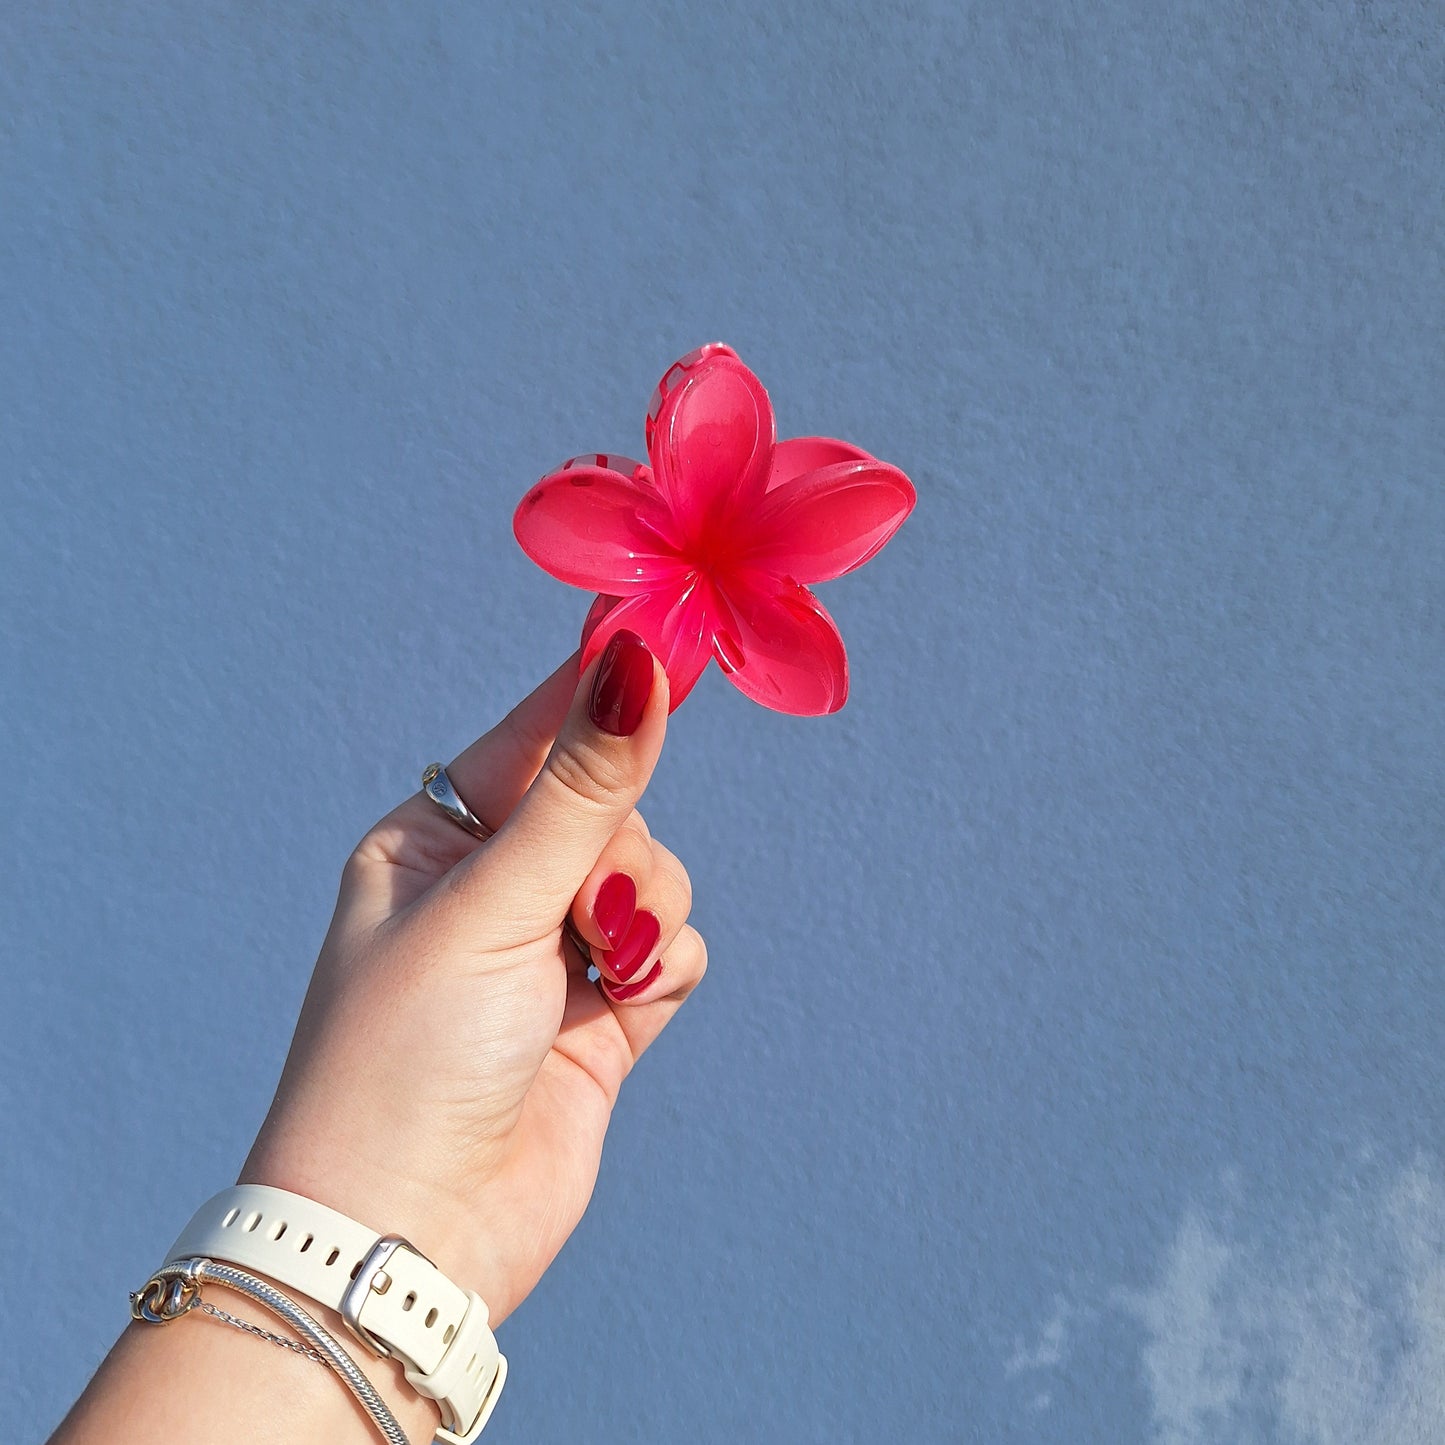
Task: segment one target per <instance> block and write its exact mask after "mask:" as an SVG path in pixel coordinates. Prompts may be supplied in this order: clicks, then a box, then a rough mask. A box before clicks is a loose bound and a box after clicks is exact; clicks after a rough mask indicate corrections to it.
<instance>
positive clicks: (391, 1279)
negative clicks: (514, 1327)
mask: <svg viewBox="0 0 1445 1445" xmlns="http://www.w3.org/2000/svg"><path fill="white" fill-rule="evenodd" d="M197 1256H200V1257H203V1258H206V1259H214V1260H221V1261H224V1262H225V1263H227V1264H236V1265H240V1266H241V1267H242V1268H243V1269H252V1270H255V1271H256V1272H257V1273H258V1274H264V1275H268V1276H269V1277H270V1278H271V1279H274V1280H276V1281H277V1282H278V1283H279V1284H282V1285H284V1286H286V1287H288V1288H290V1289H293V1290H296V1291H297V1292H298V1293H300V1294H303V1295H305V1296H307V1298H309V1299H311V1300H314V1301H315V1302H316V1303H318V1304H321V1305H325V1306H326V1307H327V1308H329V1309H333V1310H337V1311H338V1312H339V1313H340V1314H341V1316H342V1318H343V1319H344V1320H345V1321H346V1324H347V1327H348V1328H349V1329H350V1330H351V1332H352V1334H354V1335H355V1336H356V1337H357V1338H358V1339H359V1340H361V1341H362V1343H363V1344H365V1345H367V1346H368V1347H369V1348H370V1349H371V1350H373V1351H374V1352H375V1353H377V1354H379V1355H395V1356H396V1357H397V1359H398V1360H400V1361H401V1363H402V1367H403V1369H404V1370H405V1372H406V1378H407V1380H408V1382H409V1383H410V1384H411V1386H412V1388H413V1389H415V1390H416V1391H417V1392H418V1393H419V1394H422V1395H426V1396H427V1397H428V1398H430V1399H433V1400H436V1401H437V1402H438V1404H440V1405H441V1407H442V1415H443V1428H442V1429H441V1430H439V1431H438V1432H437V1439H438V1440H441V1441H443V1442H445V1445H471V1442H473V1441H475V1440H476V1438H477V1436H478V1435H480V1434H481V1433H482V1427H483V1426H484V1425H485V1424H486V1423H487V1420H488V1418H489V1417H490V1416H491V1413H492V1409H493V1407H494V1406H495V1405H496V1403H497V1397H498V1396H499V1395H500V1394H501V1391H502V1384H503V1382H504V1381H505V1380H506V1378H507V1362H506V1360H505V1359H504V1358H503V1356H502V1355H501V1354H500V1353H499V1351H498V1349H497V1341H496V1338H495V1336H494V1335H493V1334H492V1331H491V1329H490V1328H489V1327H488V1323H487V1306H486V1305H485V1304H484V1303H483V1301H482V1297H481V1296H480V1295H479V1294H477V1293H476V1292H475V1291H474V1290H464V1289H461V1288H459V1287H458V1286H457V1285H454V1284H453V1283H452V1282H451V1281H450V1280H449V1279H448V1278H447V1277H446V1276H445V1275H444V1274H443V1273H442V1272H441V1271H440V1270H439V1269H438V1268H437V1267H436V1266H435V1265H434V1264H432V1262H431V1261H430V1260H429V1259H427V1258H426V1256H425V1255H423V1254H421V1253H420V1252H419V1251H418V1250H417V1249H416V1247H415V1246H414V1245H410V1244H408V1243H407V1242H406V1241H405V1240H403V1239H398V1238H397V1237H396V1236H394V1235H390V1236H382V1235H379V1234H377V1233H376V1231H375V1230H372V1229H368V1228H367V1227H366V1226H365V1225H362V1224H358V1223H357V1222H356V1221H355V1220H354V1219H348V1218H347V1217H346V1215H344V1214H338V1213H337V1211H336V1210H334V1209H328V1208H327V1207H326V1206H325V1205H324V1204H317V1203H316V1201H315V1200H313V1199H306V1198H304V1197H303V1196H302V1195H300V1194H291V1193H289V1192H288V1191H287V1190H284V1189H273V1188H271V1187H270V1186H269V1185H265V1184H237V1185H236V1186H234V1187H233V1188H231V1189H225V1190H222V1191H221V1193H219V1194H218V1195H216V1197H215V1198H214V1199H211V1200H208V1201H207V1202H206V1203H205V1204H203V1205H202V1206H201V1207H200V1209H199V1210H197V1211H196V1214H195V1217H194V1218H193V1219H192V1220H191V1222H190V1223H189V1224H188V1225H186V1227H185V1229H184V1230H182V1231H181V1236H180V1238H179V1239H177V1240H176V1242H175V1243H174V1244H173V1245H172V1246H171V1248H170V1252H169V1253H168V1254H167V1255H166V1260H165V1262H166V1263H167V1264H171V1263H174V1262H175V1261H177V1260H181V1259H193V1258H196V1257H197Z"/></svg>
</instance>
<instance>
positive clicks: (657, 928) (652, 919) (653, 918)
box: [602, 908, 662, 983]
mask: <svg viewBox="0 0 1445 1445" xmlns="http://www.w3.org/2000/svg"><path fill="white" fill-rule="evenodd" d="M661 933H662V924H661V923H659V922H658V918H657V915H656V914H655V913H649V912H648V911H647V909H645V908H642V909H639V910H638V912H637V915H636V917H635V918H633V920H632V927H631V928H629V929H628V930H627V934H626V936H625V937H624V938H623V940H622V942H621V943H619V944H618V945H617V947H616V948H614V949H613V950H612V952H611V953H604V954H603V956H602V961H603V962H604V963H605V964H606V965H607V967H608V968H609V969H610V970H611V971H612V972H613V973H615V974H616V975H617V977H618V978H620V979H621V980H622V982H623V983H626V982H627V980H628V979H629V978H631V977H632V975H633V974H634V973H636V972H637V970H638V969H639V968H641V967H642V965H643V964H644V963H646V962H647V956H648V954H650V953H651V952H652V950H653V949H654V948H656V947H657V940H658V937H659V936H660V935H661Z"/></svg>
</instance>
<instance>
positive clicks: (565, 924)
mask: <svg viewBox="0 0 1445 1445" xmlns="http://www.w3.org/2000/svg"><path fill="white" fill-rule="evenodd" d="M421 790H422V792H424V793H425V794H426V795H427V797H429V798H430V799H431V800H432V802H433V803H435V804H436V805H437V807H439V808H440V809H441V810H442V812H443V813H445V814H446V815H447V817H448V818H450V819H451V820H452V822H453V823H455V824H456V825H457V826H458V827H459V828H465V829H466V830H467V832H468V833H470V834H471V835H472V837H474V838H480V839H481V840H482V841H483V842H485V841H486V840H487V839H488V838H490V837H491V836H492V830H491V829H490V828H489V827H487V825H486V824H485V823H484V822H482V820H481V819H480V818H479V817H477V815H476V814H475V813H474V812H472V810H471V809H470V808H469V807H467V805H466V804H465V803H464V802H463V801H462V797H461V794H460V793H458V792H457V789H456V784H455V783H453V782H452V780H451V779H450V778H449V777H447V770H446V769H445V768H444V767H442V765H441V764H440V763H428V764H427V765H426V769H425V771H423V773H422V775H421ZM562 931H563V932H564V933H565V934H566V935H567V937H568V938H570V939H571V940H572V944H573V946H574V947H575V948H576V949H577V952H578V953H580V954H581V955H582V957H583V958H585V959H586V960H587V962H588V963H590V964H592V966H593V967H594V968H596V966H597V965H596V963H595V962H594V960H593V958H592V949H591V948H590V946H589V945H588V943H587V940H586V939H585V938H583V937H582V935H581V934H580V933H578V932H577V925H576V924H575V923H573V922H572V915H571V914H570V913H569V914H568V915H567V917H566V918H564V919H563V920H562Z"/></svg>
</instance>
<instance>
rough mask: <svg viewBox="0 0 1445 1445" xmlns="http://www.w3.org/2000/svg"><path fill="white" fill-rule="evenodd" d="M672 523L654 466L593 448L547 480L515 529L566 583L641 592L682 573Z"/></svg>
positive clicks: (524, 505)
mask: <svg viewBox="0 0 1445 1445" xmlns="http://www.w3.org/2000/svg"><path fill="white" fill-rule="evenodd" d="M609 464H611V465H609ZM623 467H626V468H628V469H629V470H628V472H626V473H625V472H624V471H623V470H622V468H623ZM668 521H669V519H668V515H667V508H666V506H665V505H664V503H663V501H662V498H661V497H660V496H659V495H658V493H657V490H656V488H654V487H653V486H652V485H651V483H650V481H649V480H648V471H647V468H646V467H644V466H642V465H641V463H639V462H633V461H629V460H628V459H627V458H625V457H611V456H605V455H600V456H599V455H597V454H593V453H589V454H588V455H587V456H583V457H574V458H573V459H572V460H571V461H570V462H566V463H564V464H563V465H562V466H561V467H560V468H558V470H557V471H555V472H552V473H550V474H549V475H547V476H545V477H543V478H542V480H541V481H540V482H538V483H537V485H536V486H534V487H533V488H532V489H531V490H530V491H529V492H528V493H527V494H526V496H524V497H523V498H522V500H521V502H520V503H519V504H518V506H517V510H516V513H515V515H514V516H513V518H512V530H513V531H514V532H515V533H516V536H517V541H518V542H520V543H521V544H522V550H523V551H524V552H525V553H526V554H527V555H528V556H529V557H530V558H531V559H532V560H533V561H534V562H535V563H536V564H537V565H538V566H539V567H542V568H545V569H546V570H547V571H548V572H550V573H551V574H552V575H553V576H554V577H557V578H560V579H561V580H562V581H563V582H570V583H571V584H572V585H573V586H574V587H586V588H588V589H590V590H591V591H594V592H613V593H616V592H636V591H640V590H642V589H644V588H649V589H650V588H655V587H657V586H658V585H659V584H662V583H666V582H667V581H669V580H670V579H672V578H674V577H676V576H677V575H678V573H679V572H680V571H681V570H682V566H683V564H682V562H681V561H680V560H679V558H678V557H677V554H676V553H675V552H674V551H673V549H672V546H671V544H670V542H669V541H668V532H669V526H668Z"/></svg>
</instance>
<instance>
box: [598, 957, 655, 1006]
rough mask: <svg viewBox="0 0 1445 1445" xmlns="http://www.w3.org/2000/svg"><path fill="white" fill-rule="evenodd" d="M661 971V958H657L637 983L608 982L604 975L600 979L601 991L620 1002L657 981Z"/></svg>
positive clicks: (632, 996)
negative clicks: (618, 983) (645, 975)
mask: <svg viewBox="0 0 1445 1445" xmlns="http://www.w3.org/2000/svg"><path fill="white" fill-rule="evenodd" d="M661 972H662V960H661V959H660V958H659V959H658V960H657V962H656V963H654V964H653V965H652V967H651V968H649V969H648V970H647V977H646V978H644V979H641V980H639V981H638V982H637V983H624V984H620V985H616V984H611V983H608V981H607V979H606V978H605V977H604V978H603V980H602V991H603V992H604V993H605V994H606V995H607V997H608V998H610V999H615V1000H616V1001H617V1002H618V1003H621V1002H622V1001H623V1000H624V999H629V998H635V997H636V996H637V995H638V994H640V993H641V992H642V990H643V989H645V988H647V987H648V986H649V985H651V984H653V983H655V982H656V981H657V976H658V974H660V973H661Z"/></svg>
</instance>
